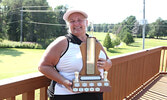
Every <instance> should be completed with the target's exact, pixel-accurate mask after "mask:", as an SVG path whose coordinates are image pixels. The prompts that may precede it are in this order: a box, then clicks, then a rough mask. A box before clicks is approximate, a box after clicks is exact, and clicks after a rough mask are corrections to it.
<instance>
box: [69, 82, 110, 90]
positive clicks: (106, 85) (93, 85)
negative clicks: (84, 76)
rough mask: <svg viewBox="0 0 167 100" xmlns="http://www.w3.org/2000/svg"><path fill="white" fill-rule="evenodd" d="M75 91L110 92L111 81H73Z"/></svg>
mask: <svg viewBox="0 0 167 100" xmlns="http://www.w3.org/2000/svg"><path fill="white" fill-rule="evenodd" d="M72 89H73V92H110V91H111V86H110V82H109V81H104V80H96V81H95V80H93V81H78V82H76V81H73V85H72Z"/></svg>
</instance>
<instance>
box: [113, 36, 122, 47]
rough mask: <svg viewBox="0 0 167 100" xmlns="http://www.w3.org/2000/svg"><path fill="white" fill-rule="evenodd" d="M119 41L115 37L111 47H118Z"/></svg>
mask: <svg viewBox="0 0 167 100" xmlns="http://www.w3.org/2000/svg"><path fill="white" fill-rule="evenodd" d="M120 43H121V40H120V39H119V37H116V39H114V40H112V44H113V47H115V46H118V45H120Z"/></svg>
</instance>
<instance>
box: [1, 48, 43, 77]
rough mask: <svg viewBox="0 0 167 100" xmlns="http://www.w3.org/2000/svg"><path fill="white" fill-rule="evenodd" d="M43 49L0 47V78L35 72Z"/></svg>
mask: <svg viewBox="0 0 167 100" xmlns="http://www.w3.org/2000/svg"><path fill="white" fill-rule="evenodd" d="M43 52H44V50H40V49H15V48H0V68H1V70H0V79H4V78H9V77H14V76H19V75H23V74H28V73H33V72H37V71H38V69H37V65H38V63H39V60H40V58H41V56H42V54H43Z"/></svg>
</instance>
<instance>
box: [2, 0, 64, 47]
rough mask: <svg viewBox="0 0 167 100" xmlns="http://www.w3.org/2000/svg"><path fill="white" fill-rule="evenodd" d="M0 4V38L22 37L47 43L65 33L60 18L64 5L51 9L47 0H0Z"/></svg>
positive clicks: (14, 38) (17, 38)
mask: <svg viewBox="0 0 167 100" xmlns="http://www.w3.org/2000/svg"><path fill="white" fill-rule="evenodd" d="M0 5H1V8H0V22H1V23H0V38H2V39H8V40H12V41H20V38H21V37H22V39H23V41H29V42H38V43H42V44H43V45H47V44H49V43H50V41H52V40H53V39H54V38H55V37H58V36H60V35H64V34H67V31H66V30H67V27H66V25H65V21H64V20H63V19H62V16H63V15H64V13H65V11H66V10H67V7H65V6H61V5H60V6H57V7H56V8H54V9H53V10H52V8H51V7H49V5H48V2H47V0H1V1H0ZM21 17H22V20H21ZM21 29H22V32H21ZM21 33H22V34H21Z"/></svg>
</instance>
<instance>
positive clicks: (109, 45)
mask: <svg viewBox="0 0 167 100" xmlns="http://www.w3.org/2000/svg"><path fill="white" fill-rule="evenodd" d="M103 46H104V47H106V48H107V50H108V49H109V48H112V47H113V46H112V42H111V38H110V35H109V33H107V35H106V37H105V39H104V42H103Z"/></svg>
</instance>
